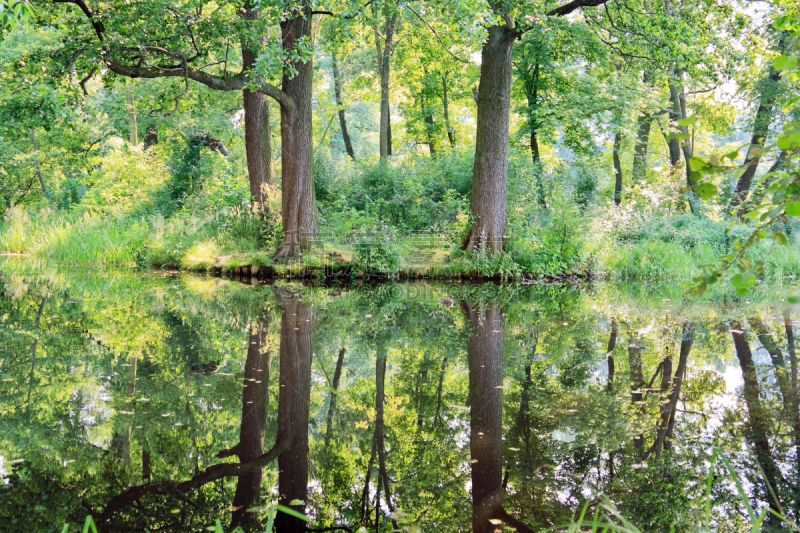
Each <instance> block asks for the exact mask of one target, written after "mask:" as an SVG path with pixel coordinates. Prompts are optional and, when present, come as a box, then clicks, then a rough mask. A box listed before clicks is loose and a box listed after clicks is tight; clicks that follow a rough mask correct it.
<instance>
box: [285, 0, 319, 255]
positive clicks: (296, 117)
mask: <svg viewBox="0 0 800 533" xmlns="http://www.w3.org/2000/svg"><path fill="white" fill-rule="evenodd" d="M311 18H312V17H311V7H310V4H309V2H308V0H304V2H303V4H302V8H299V11H295V16H294V17H293V18H290V19H287V20H284V21H283V22H281V35H282V36H283V47H284V49H285V50H295V49H296V48H297V44H298V41H300V40H301V39H303V40H311V38H312V35H311ZM291 66H292V67H293V68H294V69H295V70H296V71H297V74H295V75H294V76H291V75H290V74H289V69H288V68H287V69H286V71H285V74H284V76H283V84H282V86H283V92H284V93H286V94H287V95H288V96H289V97H290V98H291V99H292V100H293V102H294V107H289V106H285V105H282V106H281V162H282V163H281V166H282V182H283V201H282V204H283V205H282V208H283V209H282V222H283V232H284V241H283V245H282V246H281V248H280V249H279V250H278V251H277V253H276V254H275V258H276V259H282V258H289V257H299V256H300V254H301V252H302V251H303V250H306V249H308V248H309V247H310V245H311V243H312V241H313V240H314V239H315V238H316V237H317V236H318V233H319V232H318V229H317V205H316V199H315V197H314V177H313V175H312V160H313V158H312V145H311V95H312V89H313V75H314V66H313V64H312V59H311V58H309V59H308V61H306V62H302V61H292V62H291Z"/></svg>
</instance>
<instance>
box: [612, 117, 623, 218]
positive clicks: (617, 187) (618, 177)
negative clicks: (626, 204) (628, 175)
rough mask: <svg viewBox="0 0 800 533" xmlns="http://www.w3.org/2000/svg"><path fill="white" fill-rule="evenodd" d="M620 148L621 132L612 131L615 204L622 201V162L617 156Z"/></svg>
mask: <svg viewBox="0 0 800 533" xmlns="http://www.w3.org/2000/svg"><path fill="white" fill-rule="evenodd" d="M621 149H622V134H621V133H620V132H619V131H617V132H616V133H614V149H613V151H612V158H613V160H614V203H615V204H616V205H619V204H621V203H622V162H621V161H620V157H619V153H620V150H621Z"/></svg>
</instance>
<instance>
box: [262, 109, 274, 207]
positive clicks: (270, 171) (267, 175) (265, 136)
mask: <svg viewBox="0 0 800 533" xmlns="http://www.w3.org/2000/svg"><path fill="white" fill-rule="evenodd" d="M263 96H264V107H263V110H262V112H261V138H262V141H261V143H262V144H263V146H264V150H263V152H262V154H261V168H262V169H263V170H264V184H265V185H268V186H272V185H274V184H275V165H274V164H273V162H272V118H271V117H270V107H271V106H270V103H269V96H267V95H263ZM262 191H263V187H262ZM264 201H266V198H264Z"/></svg>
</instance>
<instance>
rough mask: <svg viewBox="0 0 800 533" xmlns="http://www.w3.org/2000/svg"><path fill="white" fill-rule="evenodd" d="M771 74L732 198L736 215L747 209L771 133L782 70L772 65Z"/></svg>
mask: <svg viewBox="0 0 800 533" xmlns="http://www.w3.org/2000/svg"><path fill="white" fill-rule="evenodd" d="M769 70H770V73H769V76H767V77H766V79H765V80H764V81H763V86H762V87H761V99H760V100H759V102H758V108H757V109H756V118H755V121H754V122H753V136H752V138H751V139H750V146H749V147H748V148H747V155H746V156H745V158H744V163H742V166H741V168H742V169H743V172H742V175H741V176H739V180H738V181H737V182H736V188H735V189H734V192H733V198H731V205H730V208H731V209H736V208H738V209H737V212H736V215H737V216H738V217H739V218H742V217H743V216H744V214H745V210H744V209H742V207H741V206H742V204H743V203H744V201H745V199H746V198H747V194H748V193H749V192H750V187H751V186H752V184H753V177H755V175H756V170H758V164H759V162H760V161H761V155H762V154H763V153H764V143H765V142H766V140H767V135H768V134H769V126H770V124H771V123H772V118H773V111H774V109H775V101H776V100H777V98H778V90H777V89H778V88H777V85H778V82H779V81H781V72H780V71H779V70H775V69H774V68H772V67H770V69H769Z"/></svg>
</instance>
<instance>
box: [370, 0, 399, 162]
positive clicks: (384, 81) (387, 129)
mask: <svg viewBox="0 0 800 533" xmlns="http://www.w3.org/2000/svg"><path fill="white" fill-rule="evenodd" d="M373 10H374V11H373V12H374V13H376V14H377V8H375V6H374V5H373ZM396 25H397V13H396V12H394V13H391V14H387V15H386V17H385V22H384V26H383V44H381V34H380V32H379V31H378V27H377V25H376V26H373V28H372V30H373V33H374V34H375V48H376V50H377V54H378V55H377V58H378V74H379V76H380V83H381V103H380V109H381V118H380V125H379V126H378V135H379V138H380V158H381V160H385V159H386V158H387V157H389V156H390V155H392V133H391V127H392V126H391V117H390V116H389V111H390V110H389V70H390V63H391V58H392V52H393V51H394V43H393V39H394V32H395V29H396Z"/></svg>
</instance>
